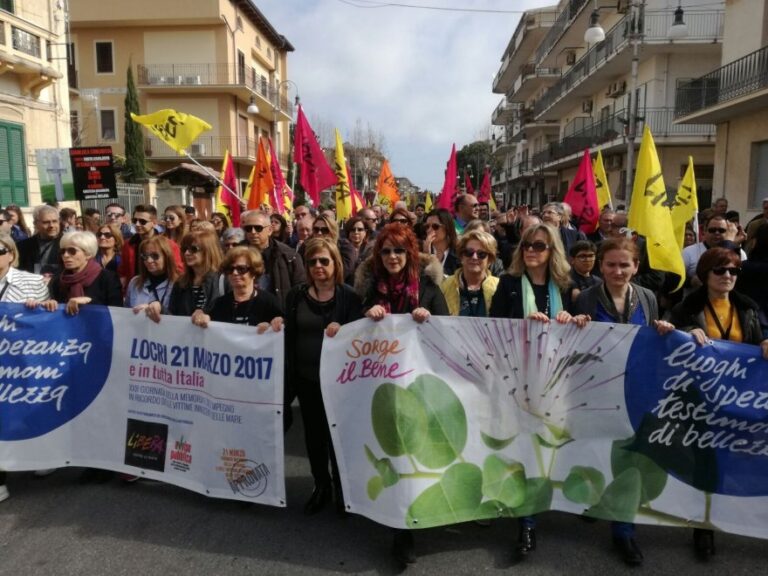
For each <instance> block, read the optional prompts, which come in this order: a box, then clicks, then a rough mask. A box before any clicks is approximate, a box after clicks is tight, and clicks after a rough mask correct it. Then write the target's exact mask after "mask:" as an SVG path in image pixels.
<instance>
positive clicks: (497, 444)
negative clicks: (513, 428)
mask: <svg viewBox="0 0 768 576" xmlns="http://www.w3.org/2000/svg"><path fill="white" fill-rule="evenodd" d="M480 438H482V439H483V444H485V445H486V446H488V448H490V449H491V450H504V448H506V447H507V446H509V445H510V444H512V441H513V440H514V439H515V438H517V434H515V435H513V436H510V437H509V438H494V437H493V436H489V435H488V434H486V433H485V432H480Z"/></svg>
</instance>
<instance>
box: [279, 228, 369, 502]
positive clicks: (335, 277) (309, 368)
mask: <svg viewBox="0 0 768 576" xmlns="http://www.w3.org/2000/svg"><path fill="white" fill-rule="evenodd" d="M304 256H305V258H304V265H305V269H306V273H307V282H306V283H303V284H300V285H298V286H295V287H294V288H292V289H291V290H290V292H288V296H287V299H286V307H285V311H286V313H285V366H286V387H287V388H288V389H290V390H291V391H292V392H293V393H295V394H296V395H297V396H298V398H299V404H300V405H301V417H302V419H303V421H304V441H305V442H306V447H307V456H308V457H309V464H310V467H311V470H312V478H313V479H314V483H315V486H314V489H313V491H312V495H311V496H310V498H309V500H307V502H306V504H305V505H304V513H305V514H307V515H313V514H317V513H318V512H320V511H321V510H322V509H323V508H324V507H325V505H326V504H327V502H328V501H329V500H330V499H331V496H332V495H333V496H334V497H335V499H336V509H337V511H339V512H340V513H341V512H343V511H344V498H343V496H342V492H341V484H340V483H339V470H338V466H337V465H336V458H335V457H334V455H333V446H332V444H331V436H330V431H329V428H328V420H327V418H326V415H325V408H324V405H323V397H322V394H321V393H320V352H321V351H322V347H323V337H324V336H328V337H333V336H335V335H336V333H337V332H338V331H339V328H340V327H341V326H342V325H343V324H347V323H348V322H354V321H355V320H357V319H359V318H361V317H362V308H361V304H360V299H359V297H358V296H357V294H355V292H354V290H352V288H351V287H349V286H347V285H345V284H344V277H343V275H342V272H343V269H342V264H341V254H340V253H339V249H338V247H337V245H336V243H335V242H333V241H332V240H331V239H330V238H310V239H309V240H307V241H306V243H305V244H304ZM286 409H287V410H290V407H289V406H287V407H286ZM329 465H330V470H329Z"/></svg>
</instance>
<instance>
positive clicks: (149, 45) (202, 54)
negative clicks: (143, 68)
mask: <svg viewBox="0 0 768 576" xmlns="http://www.w3.org/2000/svg"><path fill="white" fill-rule="evenodd" d="M226 60H227V59H226V57H224V56H223V55H221V56H217V53H216V35H215V32H214V31H213V30H205V29H202V30H162V31H151V30H149V31H146V32H144V63H145V64H213V63H216V62H225V61H226Z"/></svg>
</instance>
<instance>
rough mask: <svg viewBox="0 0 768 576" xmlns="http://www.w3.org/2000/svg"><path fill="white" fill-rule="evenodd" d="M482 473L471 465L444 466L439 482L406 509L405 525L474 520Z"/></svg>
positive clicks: (431, 524) (427, 525) (420, 525)
mask: <svg viewBox="0 0 768 576" xmlns="http://www.w3.org/2000/svg"><path fill="white" fill-rule="evenodd" d="M482 483H483V473H482V472H481V471H480V468H478V467H477V466H475V465H474V464H469V463H464V462H461V463H458V464H454V465H453V466H451V467H450V468H448V469H447V470H446V471H445V472H444V473H443V476H442V478H440V481H439V482H437V483H436V484H434V485H432V486H430V487H429V488H427V489H426V490H424V491H423V492H422V493H421V494H419V495H418V496H417V497H416V499H415V500H414V501H413V503H412V504H411V505H410V507H409V508H408V512H407V514H406V516H405V522H406V524H407V525H408V527H409V528H429V527H432V526H441V525H443V524H455V523H457V522H466V521H468V520H474V519H475V518H476V514H477V508H478V506H480V501H481V500H482V497H483V496H482Z"/></svg>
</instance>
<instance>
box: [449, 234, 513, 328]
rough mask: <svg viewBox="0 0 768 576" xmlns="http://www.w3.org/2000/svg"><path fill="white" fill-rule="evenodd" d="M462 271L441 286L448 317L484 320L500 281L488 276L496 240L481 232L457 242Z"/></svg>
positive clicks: (494, 252) (492, 261) (493, 259)
mask: <svg viewBox="0 0 768 576" xmlns="http://www.w3.org/2000/svg"><path fill="white" fill-rule="evenodd" d="M458 249H459V257H460V258H461V268H459V269H458V270H456V272H454V273H453V275H452V276H449V277H448V278H446V279H445V280H443V283H442V284H441V285H440V289H441V290H442V291H443V294H444V295H445V300H446V302H447V304H448V310H449V311H450V313H451V316H469V317H485V316H488V312H489V311H490V308H491V300H492V299H493V295H494V294H495V293H496V288H497V287H498V285H499V279H498V278H497V277H495V276H494V275H493V274H492V272H491V265H492V264H493V263H494V261H495V260H496V239H495V238H494V237H493V236H491V235H490V234H489V233H488V232H485V231H483V230H471V231H469V232H465V233H464V234H462V235H461V238H460V239H459V246H458Z"/></svg>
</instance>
